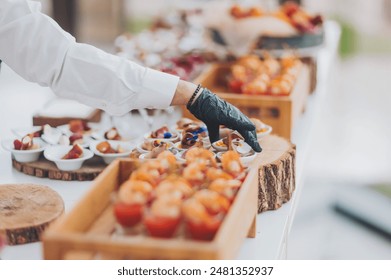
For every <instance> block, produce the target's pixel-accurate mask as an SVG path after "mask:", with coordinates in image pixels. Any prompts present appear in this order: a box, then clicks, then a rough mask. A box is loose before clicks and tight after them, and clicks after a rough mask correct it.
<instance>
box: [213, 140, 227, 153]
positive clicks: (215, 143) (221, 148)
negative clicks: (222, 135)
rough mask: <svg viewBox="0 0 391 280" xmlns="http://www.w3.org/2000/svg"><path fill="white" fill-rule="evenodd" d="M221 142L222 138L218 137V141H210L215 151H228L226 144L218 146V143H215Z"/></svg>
mask: <svg viewBox="0 0 391 280" xmlns="http://www.w3.org/2000/svg"><path fill="white" fill-rule="evenodd" d="M222 142H223V140H222V139H220V140H218V141H216V142H213V143H212V147H213V148H214V149H215V150H216V151H218V152H225V151H228V146H227V145H224V146H218V145H217V143H222Z"/></svg>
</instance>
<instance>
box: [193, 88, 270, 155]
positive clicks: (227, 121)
mask: <svg viewBox="0 0 391 280" xmlns="http://www.w3.org/2000/svg"><path fill="white" fill-rule="evenodd" d="M187 109H188V110H189V111H190V112H191V113H192V114H193V115H194V116H195V117H196V118H197V119H199V120H201V121H203V122H204V123H205V124H206V126H207V127H208V133H209V138H210V142H211V143H213V142H216V141H217V140H219V139H220V133H219V128H220V125H221V124H222V125H225V126H226V127H228V128H230V129H233V130H237V131H238V132H239V133H240V134H241V135H242V136H243V137H244V140H245V141H246V142H247V143H248V144H249V145H250V146H251V147H252V148H253V150H254V151H256V152H261V151H262V148H261V146H260V145H259V143H258V140H257V133H256V131H255V126H254V124H253V123H252V122H251V121H250V120H249V119H248V118H247V117H246V116H245V115H243V113H242V112H240V111H239V109H238V108H236V107H235V106H233V105H231V104H229V103H227V102H226V101H224V100H222V99H221V98H219V97H218V96H217V95H215V94H213V93H212V92H211V91H210V90H208V89H206V88H204V90H203V92H202V93H201V94H200V96H199V97H198V98H197V99H196V100H195V101H194V102H193V104H191V105H190V106H189V105H188V106H187Z"/></svg>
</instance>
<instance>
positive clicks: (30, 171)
mask: <svg viewBox="0 0 391 280" xmlns="http://www.w3.org/2000/svg"><path fill="white" fill-rule="evenodd" d="M12 166H13V167H14V168H15V169H16V170H18V171H20V172H23V173H24V174H27V175H32V176H35V177H39V178H49V179H55V180H63V181H91V180H94V179H95V178H96V177H97V176H98V175H99V174H100V173H101V172H102V171H103V169H105V168H106V166H107V165H106V164H105V163H104V162H103V160H102V159H101V158H99V157H97V156H94V157H93V158H91V159H89V160H87V161H85V162H84V163H83V166H82V167H81V168H80V169H78V170H75V171H62V170H60V169H58V168H57V167H56V165H55V164H54V162H51V161H48V160H47V159H45V158H44V157H40V158H39V160H38V161H34V162H27V163H25V162H18V161H16V160H15V159H12Z"/></svg>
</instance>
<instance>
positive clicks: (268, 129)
mask: <svg viewBox="0 0 391 280" xmlns="http://www.w3.org/2000/svg"><path fill="white" fill-rule="evenodd" d="M266 129H267V130H266V131H264V132H258V133H257V138H258V139H261V138H262V137H264V136H266V135H269V134H270V133H271V132H272V130H273V128H272V127H271V126H270V125H266Z"/></svg>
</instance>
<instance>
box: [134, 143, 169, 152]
mask: <svg viewBox="0 0 391 280" xmlns="http://www.w3.org/2000/svg"><path fill="white" fill-rule="evenodd" d="M154 140H161V139H154ZM154 140H152V141H154ZM148 141H149V140H148ZM161 141H162V142H165V143H167V144H168V148H169V149H171V148H172V147H174V144H173V143H172V142H171V141H165V140H161ZM142 145H143V143H139V144H138V145H137V146H136V149H137V151H138V152H139V153H141V154H146V153H149V152H150V151H148V150H145V149H143V147H142Z"/></svg>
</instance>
